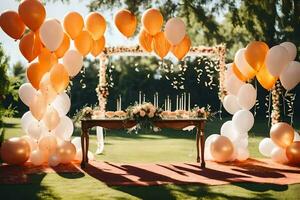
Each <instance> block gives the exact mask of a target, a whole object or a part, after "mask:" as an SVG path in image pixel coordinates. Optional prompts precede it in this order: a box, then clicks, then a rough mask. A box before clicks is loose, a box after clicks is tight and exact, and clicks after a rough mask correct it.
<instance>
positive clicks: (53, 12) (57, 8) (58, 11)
mask: <svg viewBox="0 0 300 200" xmlns="http://www.w3.org/2000/svg"><path fill="white" fill-rule="evenodd" d="M88 3H89V1H88V0H70V3H65V4H63V3H61V2H60V1H57V2H55V3H53V2H48V3H47V4H46V6H45V8H46V13H47V16H46V18H56V19H58V20H60V21H61V22H62V21H63V18H64V16H65V15H66V14H67V13H68V12H70V11H76V12H79V13H80V14H81V15H82V16H83V17H85V16H86V15H88V13H89V10H88V8H87V4H88ZM18 5H19V2H17V1H16V0H0V13H2V12H4V11H5V10H14V11H18ZM118 9H119V8H118ZM113 13H115V11H114V10H113V11H111V10H109V11H107V12H104V13H101V14H102V15H103V16H104V17H105V19H106V21H107V23H108V26H107V27H108V29H107V30H106V32H105V37H106V44H107V46H116V45H128V46H130V45H136V44H137V42H138V41H137V37H135V38H133V39H126V38H125V37H124V36H123V35H121V33H120V32H119V31H118V30H117V28H116V27H115V26H114V25H113ZM0 42H1V43H2V45H3V48H4V51H5V54H6V55H8V56H9V57H10V65H11V66H12V65H13V64H15V63H16V62H18V61H21V62H22V63H23V64H24V65H27V64H28V62H27V60H26V59H25V58H24V57H23V56H22V54H21V52H20V51H19V41H17V42H15V41H14V39H12V38H10V37H9V36H8V35H6V33H5V32H4V31H2V29H0ZM71 48H72V47H71Z"/></svg>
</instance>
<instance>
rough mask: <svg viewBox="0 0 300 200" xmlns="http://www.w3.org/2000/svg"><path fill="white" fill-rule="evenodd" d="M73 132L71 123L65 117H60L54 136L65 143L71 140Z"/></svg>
mask: <svg viewBox="0 0 300 200" xmlns="http://www.w3.org/2000/svg"><path fill="white" fill-rule="evenodd" d="M73 132H74V126H73V122H72V120H71V119H70V118H69V117H67V116H63V117H61V119H60V122H59V124H58V126H57V127H56V128H55V129H54V133H55V135H56V136H57V137H58V138H60V139H62V140H66V141H69V140H71V136H72V134H73Z"/></svg>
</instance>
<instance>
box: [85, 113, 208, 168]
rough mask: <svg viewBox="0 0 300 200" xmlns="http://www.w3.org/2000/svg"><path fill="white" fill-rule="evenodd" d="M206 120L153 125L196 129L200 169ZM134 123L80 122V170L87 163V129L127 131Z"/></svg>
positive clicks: (165, 121)
mask: <svg viewBox="0 0 300 200" xmlns="http://www.w3.org/2000/svg"><path fill="white" fill-rule="evenodd" d="M205 122H206V119H204V118H193V119H161V120H157V121H154V125H155V126H157V127H159V128H171V129H176V130H182V129H183V128H185V127H188V126H196V127H197V135H196V136H197V137H196V147H197V162H200V156H199V146H200V147H201V162H200V167H201V168H205V160H204V140H205V138H204V137H205V136H204V127H205ZM136 124H137V123H136V121H134V120H128V119H106V118H105V119H84V120H81V129H82V131H81V147H82V162H81V168H85V166H86V164H87V163H88V149H89V129H91V128H93V127H96V126H101V127H103V128H107V129H128V128H132V127H134V126H135V125H136Z"/></svg>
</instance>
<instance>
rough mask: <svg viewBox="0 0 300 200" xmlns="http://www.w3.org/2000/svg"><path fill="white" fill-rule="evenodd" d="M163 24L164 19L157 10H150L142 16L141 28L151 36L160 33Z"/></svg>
mask: <svg viewBox="0 0 300 200" xmlns="http://www.w3.org/2000/svg"><path fill="white" fill-rule="evenodd" d="M163 23H164V18H163V16H162V14H161V13H160V11H159V10H158V9H155V8H150V9H148V10H146V11H145V12H144V14H143V16H142V24H143V27H144V29H145V30H146V31H147V32H148V33H149V34H150V35H152V36H154V35H156V34H157V33H159V32H160V30H161V27H162V25H163Z"/></svg>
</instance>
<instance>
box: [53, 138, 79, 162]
mask: <svg viewBox="0 0 300 200" xmlns="http://www.w3.org/2000/svg"><path fill="white" fill-rule="evenodd" d="M56 155H57V156H58V158H59V160H60V162H61V163H62V164H67V163H70V162H71V161H72V160H74V158H75V156H76V148H75V146H74V144H73V143H71V142H70V141H63V142H62V143H61V144H60V145H59V146H58V147H57V150H56Z"/></svg>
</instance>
